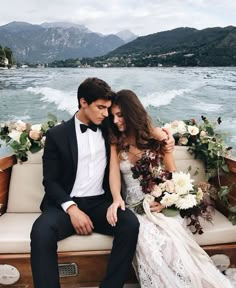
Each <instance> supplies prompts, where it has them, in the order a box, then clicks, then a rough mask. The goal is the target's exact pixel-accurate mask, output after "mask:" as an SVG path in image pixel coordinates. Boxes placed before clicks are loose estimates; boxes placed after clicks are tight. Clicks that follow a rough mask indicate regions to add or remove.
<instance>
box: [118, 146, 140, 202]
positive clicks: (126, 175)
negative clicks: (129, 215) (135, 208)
mask: <svg viewBox="0 0 236 288" xmlns="http://www.w3.org/2000/svg"><path fill="white" fill-rule="evenodd" d="M121 156H122V160H121V161H120V170H121V174H122V179H123V181H124V184H125V191H124V196H125V202H126V204H127V205H130V204H135V203H137V202H139V201H141V200H142V199H143V198H144V196H145V194H144V193H143V192H142V189H141V186H140V182H139V180H138V179H134V178H133V174H132V171H131V168H132V166H133V164H132V163H130V161H129V159H128V155H127V153H126V152H122V154H121Z"/></svg>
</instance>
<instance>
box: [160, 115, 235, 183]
mask: <svg viewBox="0 0 236 288" xmlns="http://www.w3.org/2000/svg"><path fill="white" fill-rule="evenodd" d="M201 119H202V122H200V123H197V122H196V120H195V119H189V120H181V121H179V120H175V121H173V122H171V123H167V124H165V125H164V127H166V128H169V129H170V131H171V132H172V134H173V137H174V139H175V144H176V145H178V146H188V147H189V149H188V151H189V152H190V153H191V154H194V156H195V158H196V159H200V160H202V161H203V162H204V165H205V169H206V174H207V178H208V179H209V178H210V177H212V176H215V175H216V174H217V173H218V171H219V170H223V171H228V168H227V165H226V161H225V156H229V155H230V150H231V149H232V147H227V145H226V143H225V141H224V135H223V133H220V132H219V131H217V126H219V125H220V124H221V122H222V120H221V118H220V117H219V118H218V119H217V120H216V121H215V122H211V121H209V120H208V119H207V118H206V117H205V116H201Z"/></svg>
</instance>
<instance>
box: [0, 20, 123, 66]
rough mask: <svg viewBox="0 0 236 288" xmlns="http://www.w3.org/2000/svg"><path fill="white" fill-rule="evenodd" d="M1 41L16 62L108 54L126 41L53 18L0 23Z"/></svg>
mask: <svg viewBox="0 0 236 288" xmlns="http://www.w3.org/2000/svg"><path fill="white" fill-rule="evenodd" d="M0 42H1V43H0V45H1V46H3V47H10V48H11V49H12V51H13V53H14V56H15V58H16V60H17V61H18V62H29V63H48V62H52V61H54V60H61V59H68V58H82V57H95V56H101V55H105V54H107V53H108V52H109V51H112V50H114V49H116V48H117V47H119V46H121V45H123V44H124V43H125V42H124V41H123V40H122V39H121V38H119V37H118V36H116V35H107V36H106V35H98V34H97V33H93V32H91V31H89V30H88V29H87V28H86V27H85V26H83V25H76V24H75V25H73V24H71V23H64V22H56V23H43V24H42V25H33V24H30V23H26V22H11V23H8V24H6V25H3V26H0Z"/></svg>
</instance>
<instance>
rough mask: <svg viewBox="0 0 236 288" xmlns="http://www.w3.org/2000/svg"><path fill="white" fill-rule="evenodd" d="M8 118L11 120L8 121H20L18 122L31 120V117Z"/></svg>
mask: <svg viewBox="0 0 236 288" xmlns="http://www.w3.org/2000/svg"><path fill="white" fill-rule="evenodd" d="M8 118H9V120H8V121H18V120H22V121H27V120H29V119H31V117H30V116H29V115H9V117H8Z"/></svg>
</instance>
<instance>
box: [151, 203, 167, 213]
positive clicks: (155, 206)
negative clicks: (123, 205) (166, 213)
mask: <svg viewBox="0 0 236 288" xmlns="http://www.w3.org/2000/svg"><path fill="white" fill-rule="evenodd" d="M149 205H150V210H151V212H161V211H162V210H163V209H164V208H165V207H164V206H163V205H161V203H159V202H157V201H153V202H150V203H149Z"/></svg>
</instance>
